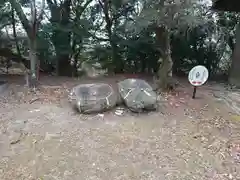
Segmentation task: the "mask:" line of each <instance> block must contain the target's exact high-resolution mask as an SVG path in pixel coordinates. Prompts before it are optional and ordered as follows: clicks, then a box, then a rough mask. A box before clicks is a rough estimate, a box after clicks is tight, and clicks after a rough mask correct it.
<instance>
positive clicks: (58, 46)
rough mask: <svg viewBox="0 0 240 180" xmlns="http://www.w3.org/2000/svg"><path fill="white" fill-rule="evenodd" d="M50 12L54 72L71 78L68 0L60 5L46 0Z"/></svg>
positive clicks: (69, 2)
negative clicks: (54, 58) (54, 51)
mask: <svg viewBox="0 0 240 180" xmlns="http://www.w3.org/2000/svg"><path fill="white" fill-rule="evenodd" d="M47 3H48V6H49V8H50V11H51V19H50V22H51V24H52V25H53V26H54V29H53V32H52V38H51V39H52V42H53V45H54V47H55V50H56V71H57V75H59V76H71V75H72V72H71V64H70V52H71V44H70V42H71V32H70V29H69V30H68V28H69V24H70V11H71V9H70V4H71V1H70V0H64V1H63V2H61V3H60V5H58V4H55V3H54V2H52V1H51V0H47Z"/></svg>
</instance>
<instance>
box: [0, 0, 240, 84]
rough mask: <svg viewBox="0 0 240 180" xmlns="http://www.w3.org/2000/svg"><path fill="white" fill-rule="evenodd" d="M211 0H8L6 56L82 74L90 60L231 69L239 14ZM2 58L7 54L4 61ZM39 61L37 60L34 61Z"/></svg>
mask: <svg viewBox="0 0 240 180" xmlns="http://www.w3.org/2000/svg"><path fill="white" fill-rule="evenodd" d="M210 6H211V4H207V3H206V1H203V0H161V1H159V0H158V1H157V0H111V1H110V0H59V1H58V0H41V1H35V0H32V1H28V0H21V1H18V0H4V1H1V2H0V10H1V11H0V38H1V41H0V42H1V43H0V45H1V46H0V56H1V57H3V59H4V63H3V64H5V65H6V63H5V62H6V61H7V60H10V61H15V62H22V63H23V64H24V65H25V67H26V68H27V69H30V72H31V74H32V75H33V77H35V76H36V79H37V76H38V71H44V72H51V73H52V72H56V74H57V75H64V76H77V75H78V69H79V67H81V64H82V63H83V62H87V63H89V64H94V63H100V64H101V67H102V68H104V69H107V70H108V72H109V73H112V72H114V73H122V72H131V73H139V72H141V73H151V74H157V75H158V77H159V79H160V81H159V82H160V84H161V86H166V85H167V81H168V79H169V78H170V77H171V75H172V73H175V74H176V73H177V74H186V73H187V72H188V71H189V69H190V68H191V67H193V66H194V65H197V64H202V65H205V66H206V67H207V68H209V71H210V75H211V76H214V75H216V74H218V73H219V72H223V71H226V72H227V71H228V67H229V61H230V55H231V53H232V51H233V49H234V44H235V31H236V25H237V23H238V20H239V15H237V14H235V13H226V12H225V13H223V12H213V11H212V10H211V9H210ZM1 62H2V61H1ZM30 64H31V66H30Z"/></svg>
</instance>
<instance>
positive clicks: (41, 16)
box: [37, 0, 45, 22]
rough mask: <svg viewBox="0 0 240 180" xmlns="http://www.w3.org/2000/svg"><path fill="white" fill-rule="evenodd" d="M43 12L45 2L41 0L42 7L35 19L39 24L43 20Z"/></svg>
mask: <svg viewBox="0 0 240 180" xmlns="http://www.w3.org/2000/svg"><path fill="white" fill-rule="evenodd" d="M44 10H45V0H42V7H41V9H40V13H39V15H38V18H37V21H38V22H40V21H41V20H42V19H43V14H44Z"/></svg>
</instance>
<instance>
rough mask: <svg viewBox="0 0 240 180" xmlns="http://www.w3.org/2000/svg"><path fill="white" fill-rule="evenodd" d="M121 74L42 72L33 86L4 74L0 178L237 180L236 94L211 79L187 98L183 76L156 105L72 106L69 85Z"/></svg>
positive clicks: (239, 122) (239, 117) (239, 131)
mask: <svg viewBox="0 0 240 180" xmlns="http://www.w3.org/2000/svg"><path fill="white" fill-rule="evenodd" d="M4 78H5V79H6V77H4ZM121 78H124V77H115V78H101V79H98V80H93V79H92V80H89V79H85V80H83V79H70V78H54V77H43V78H42V79H41V85H40V86H39V87H40V89H39V90H38V91H37V92H35V93H33V92H29V91H28V90H27V89H26V88H25V87H24V86H23V81H22V77H15V78H13V77H11V78H8V82H9V87H8V90H6V91H5V93H3V94H1V95H0V96H1V98H0V105H1V106H0V179H1V180H79V179H87V180H91V179H92V180H108V179H109V180H112V179H116V180H117V179H119V180H125V179H126V180H135V179H136V180H140V179H142V180H145V179H146V180H150V179H153V180H178V179H179V180H195V179H196V180H228V179H230V180H231V179H233V180H238V179H239V180H240V114H239V113H240V111H239V108H240V106H239V104H240V103H239V104H238V100H239V101H240V93H238V92H237V91H234V92H230V91H227V90H226V89H225V88H224V86H223V85H221V84H216V83H215V84H214V83H210V84H207V85H205V86H204V87H201V88H199V89H198V90H197V98H196V99H195V100H193V99H192V98H191V93H192V88H191V86H189V85H188V83H184V82H183V83H182V86H181V87H179V88H178V89H177V91H176V92H174V93H162V94H161V95H160V97H161V98H160V101H159V109H158V111H157V112H149V113H144V114H133V113H130V112H129V111H128V110H127V109H125V110H124V113H123V115H120V116H118V115H116V114H115V110H112V111H109V112H106V113H104V114H95V115H80V114H77V113H76V112H74V111H73V110H72V109H71V108H70V106H69V104H68V102H67V94H68V91H69V89H71V87H73V86H74V85H76V84H79V83H85V82H93V81H98V82H99V81H102V82H106V81H107V82H109V83H111V84H114V83H115V82H116V81H118V80H119V79H121Z"/></svg>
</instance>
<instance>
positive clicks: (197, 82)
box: [188, 65, 208, 99]
mask: <svg viewBox="0 0 240 180" xmlns="http://www.w3.org/2000/svg"><path fill="white" fill-rule="evenodd" d="M207 79H208V70H207V68H206V67H204V66H201V65H198V66H195V67H193V68H192V69H191V71H190V72H189V74H188V81H189V82H190V83H191V85H192V86H193V87H194V89H193V95H192V98H193V99H195V98H196V92H197V87H198V86H202V85H203V84H204V83H205V82H206V81H207Z"/></svg>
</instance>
